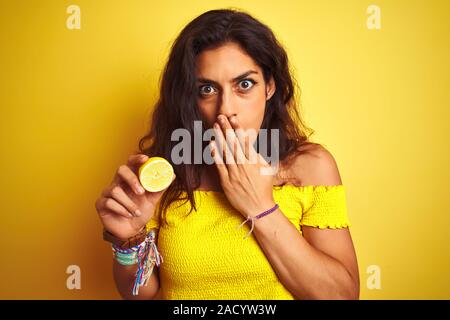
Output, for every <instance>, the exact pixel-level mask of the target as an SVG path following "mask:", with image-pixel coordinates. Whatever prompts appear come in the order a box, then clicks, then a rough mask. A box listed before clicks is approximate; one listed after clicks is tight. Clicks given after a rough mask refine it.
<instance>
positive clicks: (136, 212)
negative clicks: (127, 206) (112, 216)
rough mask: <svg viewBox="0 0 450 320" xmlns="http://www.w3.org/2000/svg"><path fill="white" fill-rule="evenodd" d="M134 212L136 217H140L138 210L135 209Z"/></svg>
mask: <svg viewBox="0 0 450 320" xmlns="http://www.w3.org/2000/svg"><path fill="white" fill-rule="evenodd" d="M134 213H135V214H136V215H137V216H138V217H140V216H141V214H142V213H141V212H140V211H139V210H136V211H135V212H134Z"/></svg>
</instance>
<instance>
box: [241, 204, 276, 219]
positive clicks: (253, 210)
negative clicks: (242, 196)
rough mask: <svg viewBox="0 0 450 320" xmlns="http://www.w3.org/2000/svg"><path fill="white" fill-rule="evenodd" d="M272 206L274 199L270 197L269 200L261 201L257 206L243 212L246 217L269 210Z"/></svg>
mask: <svg viewBox="0 0 450 320" xmlns="http://www.w3.org/2000/svg"><path fill="white" fill-rule="evenodd" d="M274 206H275V200H273V199H270V200H267V201H264V202H261V204H260V205H258V206H257V207H254V208H251V209H247V210H245V212H244V214H245V217H246V218H249V217H256V216H257V215H258V214H260V213H262V212H264V211H266V210H269V209H270V208H273V207H274Z"/></svg>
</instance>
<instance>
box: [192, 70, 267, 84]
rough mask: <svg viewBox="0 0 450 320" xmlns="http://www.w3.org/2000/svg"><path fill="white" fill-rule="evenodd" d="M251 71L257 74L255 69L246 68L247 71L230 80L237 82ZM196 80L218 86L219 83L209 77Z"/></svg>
mask: <svg viewBox="0 0 450 320" xmlns="http://www.w3.org/2000/svg"><path fill="white" fill-rule="evenodd" d="M252 73H255V74H258V71H255V70H248V71H246V72H244V73H243V74H241V75H239V76H237V77H235V78H233V79H232V80H231V82H237V81H239V80H242V79H244V78H245V77H247V76H249V75H250V74H252ZM197 81H198V82H200V83H212V84H215V85H217V86H219V87H220V84H219V83H218V82H217V81H214V80H211V79H206V78H197Z"/></svg>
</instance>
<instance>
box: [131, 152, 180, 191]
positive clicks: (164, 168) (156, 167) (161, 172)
mask: <svg viewBox="0 0 450 320" xmlns="http://www.w3.org/2000/svg"><path fill="white" fill-rule="evenodd" d="M173 176H174V172H173V167H172V165H171V164H170V162H169V161H167V160H166V159H164V158H161V157H151V158H150V159H148V160H147V161H146V162H145V163H144V164H142V165H141V166H140V167H139V180H140V181H141V184H142V186H143V187H144V189H145V190H147V191H150V192H159V191H162V190H164V189H166V188H167V187H168V186H169V185H170V184H171V183H172V180H173Z"/></svg>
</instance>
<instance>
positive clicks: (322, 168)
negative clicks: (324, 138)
mask: <svg viewBox="0 0 450 320" xmlns="http://www.w3.org/2000/svg"><path fill="white" fill-rule="evenodd" d="M286 172H287V175H288V176H289V179H290V180H291V181H296V182H295V184H297V185H302V186H308V185H314V186H319V185H324V186H327V185H339V184H342V181H341V177H340V174H339V170H338V166H337V163H336V161H335V159H334V157H333V155H332V154H331V152H330V151H328V150H327V149H326V148H325V147H323V146H322V145H320V144H317V143H312V142H308V143H306V144H304V145H302V146H301V147H300V148H299V149H298V152H297V154H296V155H295V156H294V157H293V158H292V159H291V160H290V161H289V164H288V165H287V168H286Z"/></svg>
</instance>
